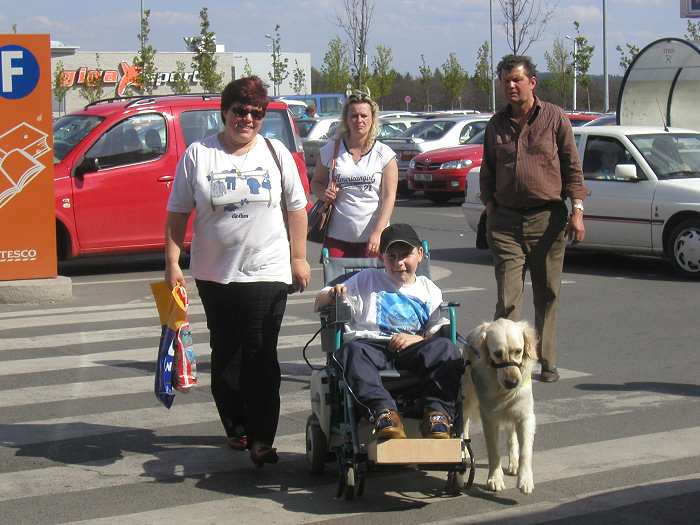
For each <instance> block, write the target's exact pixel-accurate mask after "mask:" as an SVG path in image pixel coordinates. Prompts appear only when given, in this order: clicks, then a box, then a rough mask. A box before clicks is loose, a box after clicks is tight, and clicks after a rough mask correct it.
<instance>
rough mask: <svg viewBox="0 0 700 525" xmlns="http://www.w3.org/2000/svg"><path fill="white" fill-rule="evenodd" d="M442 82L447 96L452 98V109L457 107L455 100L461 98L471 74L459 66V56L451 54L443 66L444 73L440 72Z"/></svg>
mask: <svg viewBox="0 0 700 525" xmlns="http://www.w3.org/2000/svg"><path fill="white" fill-rule="evenodd" d="M439 77H440V81H441V82H442V85H443V86H445V91H446V92H447V96H448V97H450V101H451V103H452V109H454V107H455V100H456V99H457V98H458V97H459V95H460V93H461V92H462V88H463V87H464V84H465V82H466V81H467V79H469V74H468V73H467V72H466V71H465V70H464V68H463V67H462V66H461V65H460V64H459V61H458V60H457V56H456V55H455V54H454V53H450V56H449V57H448V59H447V61H446V62H444V63H443V64H442V71H441V72H439Z"/></svg>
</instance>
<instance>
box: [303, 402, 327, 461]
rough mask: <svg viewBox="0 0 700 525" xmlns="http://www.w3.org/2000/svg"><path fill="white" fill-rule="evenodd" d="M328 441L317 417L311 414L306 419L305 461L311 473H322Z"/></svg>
mask: <svg viewBox="0 0 700 525" xmlns="http://www.w3.org/2000/svg"><path fill="white" fill-rule="evenodd" d="M327 449H328V441H327V440H326V436H325V434H324V433H323V430H321V426H320V425H319V423H318V418H317V417H316V415H315V414H311V415H310V416H309V419H307V420H306V463H307V464H308V465H309V470H310V471H311V473H312V474H322V473H323V469H324V468H325V466H326V458H327V456H328V450H327Z"/></svg>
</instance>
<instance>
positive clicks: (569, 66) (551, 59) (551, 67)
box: [544, 36, 574, 107]
mask: <svg viewBox="0 0 700 525" xmlns="http://www.w3.org/2000/svg"><path fill="white" fill-rule="evenodd" d="M570 57H571V55H570V54H569V52H568V51H567V50H566V47H565V45H564V41H563V39H562V38H561V36H557V37H556V38H555V39H554V44H553V46H552V54H549V51H545V53H544V58H545V60H546V61H547V70H548V71H549V74H550V77H549V82H550V83H551V85H552V87H553V88H554V91H555V92H556V93H557V94H558V95H559V96H560V97H561V105H562V106H564V107H566V104H565V97H566V94H567V93H568V92H569V90H570V89H571V87H572V86H573V81H574V76H573V63H572V62H570V61H569V58H570Z"/></svg>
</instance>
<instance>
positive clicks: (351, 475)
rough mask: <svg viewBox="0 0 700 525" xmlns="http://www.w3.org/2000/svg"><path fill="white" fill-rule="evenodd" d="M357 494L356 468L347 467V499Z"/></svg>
mask: <svg viewBox="0 0 700 525" xmlns="http://www.w3.org/2000/svg"><path fill="white" fill-rule="evenodd" d="M354 496H355V469H354V468H352V467H347V468H346V469H345V500H346V501H350V500H352V498H353V497H354Z"/></svg>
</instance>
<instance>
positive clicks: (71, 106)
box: [51, 41, 311, 117]
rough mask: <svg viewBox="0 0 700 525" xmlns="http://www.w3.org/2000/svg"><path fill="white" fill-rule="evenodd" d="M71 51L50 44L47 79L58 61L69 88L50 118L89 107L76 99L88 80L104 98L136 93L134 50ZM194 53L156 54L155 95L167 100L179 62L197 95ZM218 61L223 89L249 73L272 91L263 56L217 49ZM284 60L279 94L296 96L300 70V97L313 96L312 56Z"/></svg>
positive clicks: (268, 63) (268, 66) (266, 57)
mask: <svg viewBox="0 0 700 525" xmlns="http://www.w3.org/2000/svg"><path fill="white" fill-rule="evenodd" d="M78 49H79V48H77V47H74V46H66V45H64V44H63V43H61V42H56V41H52V42H51V73H52V74H51V78H52V79H53V78H54V74H55V71H56V68H57V67H59V62H60V64H61V65H62V66H63V70H64V75H63V82H64V85H65V86H68V87H69V88H70V89H69V91H68V93H67V94H66V96H65V99H64V100H62V101H59V100H57V99H56V98H55V95H54V101H53V114H54V117H57V116H59V115H64V114H66V113H70V112H72V111H76V110H78V109H81V108H83V107H85V105H86V104H87V103H88V102H87V100H85V98H83V97H81V96H80V88H81V87H83V86H84V85H85V82H86V80H87V79H88V78H92V76H94V75H98V76H99V77H100V78H101V79H102V88H103V90H104V93H103V95H102V98H112V97H121V96H124V94H125V93H128V91H127V90H128V88H129V87H132V89H131V92H132V94H139V91H138V89H137V88H136V87H135V86H134V85H133V82H134V80H135V79H136V78H137V77H138V70H137V69H136V68H135V67H134V65H133V64H134V58H135V57H136V56H137V55H138V52H137V51H124V52H112V51H105V52H100V51H98V52H94V51H79V50H78ZM193 56H194V53H193V52H189V51H183V52H168V51H166V52H163V51H157V52H156V55H155V65H156V70H157V72H158V75H157V81H156V87H155V89H154V90H153V94H154V95H168V94H171V93H172V92H173V91H172V81H173V74H174V73H175V72H176V71H177V69H178V62H182V63H184V64H185V75H186V77H187V78H188V79H189V82H190V92H191V93H198V92H199V93H201V92H202V91H203V90H202V89H201V88H200V86H199V77H198V75H197V71H196V70H195V69H194V68H193V66H192V58H193ZM216 58H217V61H218V71H219V72H220V73H222V74H223V82H224V85H225V84H226V83H228V82H230V81H231V80H234V79H236V78H240V77H243V76H245V75H246V73H245V71H247V70H248V69H249V70H250V71H251V72H252V74H254V75H258V76H259V77H260V78H261V79H262V80H263V82H265V83H266V84H268V85H269V87H268V93H269V94H270V95H273V93H274V86H273V85H272V83H271V81H270V73H271V72H272V55H271V54H270V53H265V52H259V53H258V52H251V53H241V52H234V53H229V52H226V51H225V49H224V46H221V45H217V52H216ZM280 58H281V59H282V60H285V59H287V72H288V73H289V76H288V77H287V78H286V79H285V80H284V81H283V82H282V83H281V84H280V85H279V86H278V89H277V93H278V94H280V95H289V94H293V93H294V89H293V86H292V83H293V81H294V70H295V69H297V67H298V68H299V69H301V70H302V71H303V72H304V78H305V80H306V82H305V89H304V90H302V93H301V94H306V93H310V92H311V54H310V53H281V54H280Z"/></svg>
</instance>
